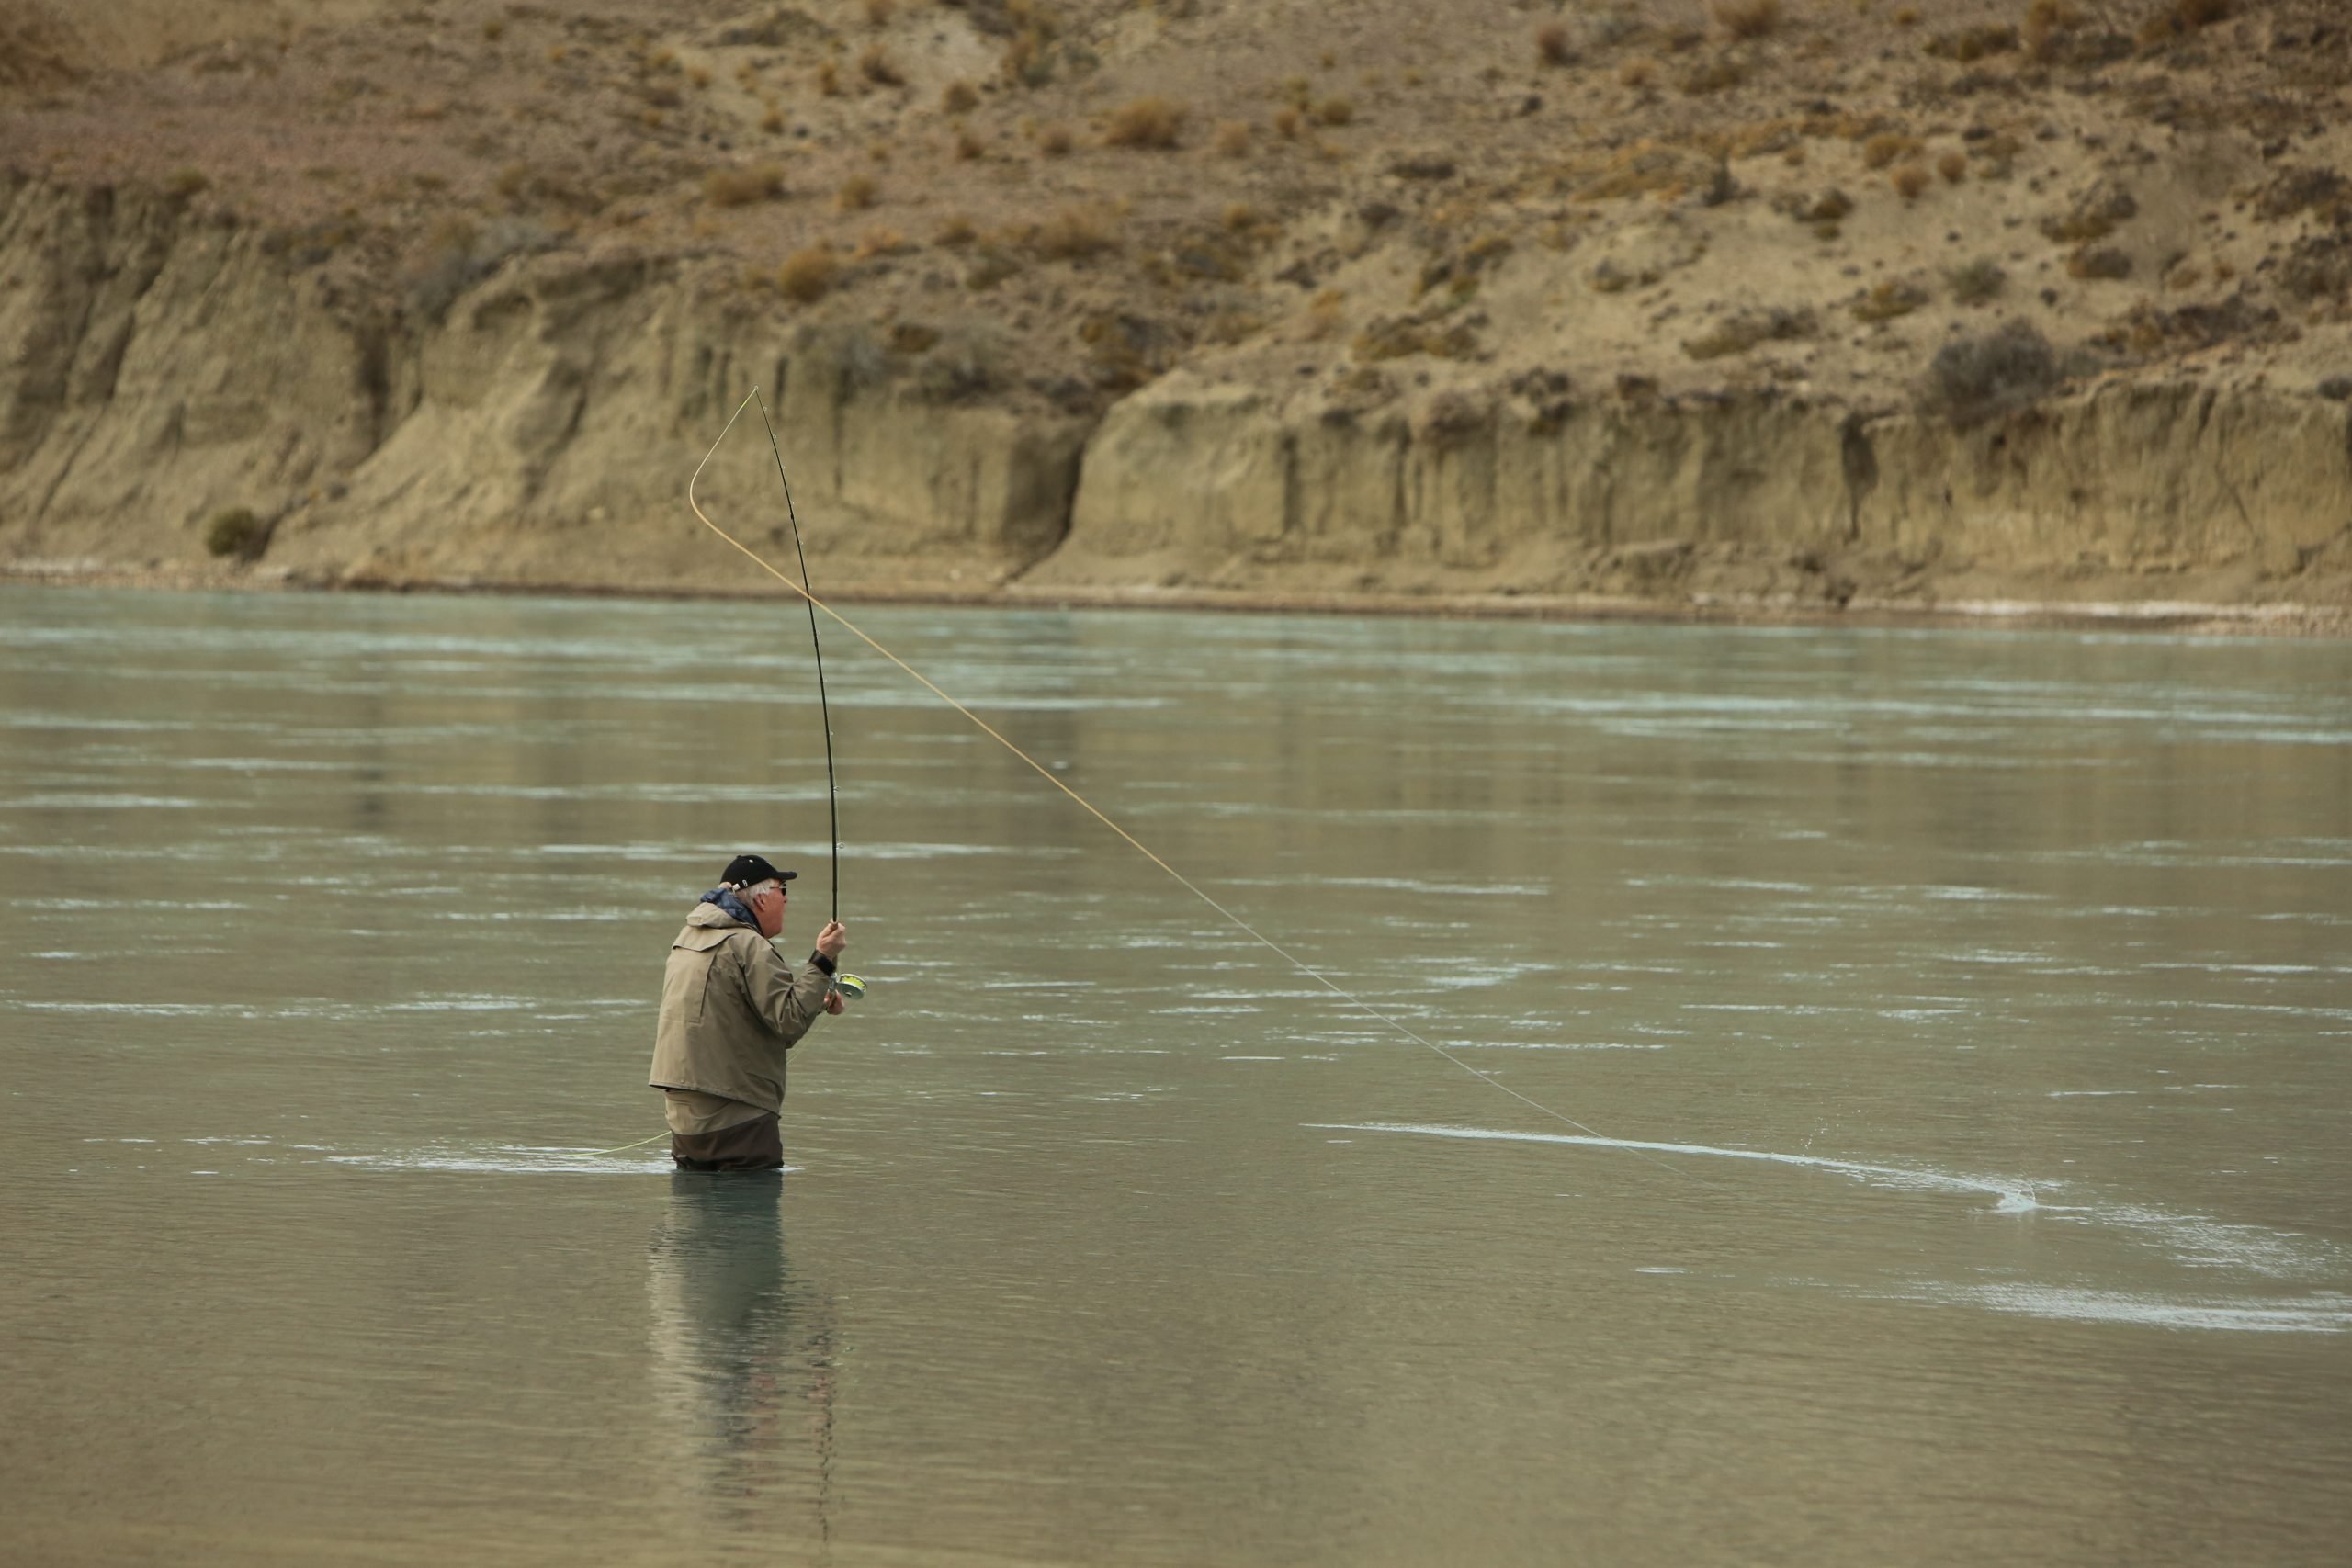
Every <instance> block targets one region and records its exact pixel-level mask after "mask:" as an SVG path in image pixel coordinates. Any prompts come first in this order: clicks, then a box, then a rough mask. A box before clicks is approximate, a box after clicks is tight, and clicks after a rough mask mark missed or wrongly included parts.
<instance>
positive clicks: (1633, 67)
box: [1617, 55, 1657, 87]
mask: <svg viewBox="0 0 2352 1568" xmlns="http://www.w3.org/2000/svg"><path fill="white" fill-rule="evenodd" d="M1655 81H1657V61H1655V60H1651V59H1649V58H1647V57H1646V56H1642V55H1636V56H1635V57H1634V58H1633V59H1631V60H1628V61H1626V62H1624V63H1623V64H1622V65H1620V66H1618V67H1617V85H1619V86H1622V87H1646V86H1648V85H1650V84H1651V83H1653V82H1655Z"/></svg>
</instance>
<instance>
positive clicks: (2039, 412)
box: [0, 0, 2352, 606]
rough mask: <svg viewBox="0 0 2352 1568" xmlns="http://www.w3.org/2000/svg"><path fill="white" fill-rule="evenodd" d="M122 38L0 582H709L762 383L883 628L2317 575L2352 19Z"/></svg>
mask: <svg viewBox="0 0 2352 1568" xmlns="http://www.w3.org/2000/svg"><path fill="white" fill-rule="evenodd" d="M1923 13H1924V14H1923ZM105 14H106V17H107V20H106V23H105V25H104V26H103V27H100V26H99V25H97V24H96V23H94V22H92V21H90V20H88V19H87V18H88V16H89V15H90V12H89V8H85V7H73V6H62V5H42V4H35V5H27V4H24V3H23V0H15V3H9V4H0V40H5V41H6V43H7V44H8V46H9V48H8V50H7V52H6V61H7V62H8V63H7V64H6V68H5V69H0V148H5V153H0V157H5V160H6V164H7V165H8V169H9V173H8V175H7V179H6V184H5V186H0V191H5V193H6V196H5V201H6V206H5V209H0V344H5V345H6V350H7V352H6V355H5V357H0V556H5V557H6V558H9V559H12V560H13V561H15V562H16V563H17V570H65V571H76V570H92V569H95V568H120V567H125V566H130V567H145V566H149V565H151V564H152V565H153V566H156V567H159V568H163V569H167V570H183V569H195V570H233V571H240V572H243V573H246V574H248V575H251V574H256V573H259V574H268V573H272V572H277V573H291V574H293V575H294V576H297V577H299V578H300V579H301V580H303V581H452V580H469V581H512V582H531V583H547V584H554V583H572V584H581V585H589V584H595V585H606V584H610V585H624V586H640V587H644V586H682V587H691V586H706V587H707V586H721V585H725V584H728V583H729V582H740V581H741V576H740V565H741V563H740V558H739V559H734V560H730V559H728V558H724V557H723V556H719V557H714V556H712V555H710V554H709V553H708V549H707V538H705V537H702V536H698V535H697V534H696V532H695V525H694V523H693V520H692V517H691V514H690V513H686V512H685V511H684V507H683V504H682V502H681V495H682V491H683V484H684V475H685V473H686V472H688V471H690V470H691V469H692V468H693V465H694V463H695V461H697V460H698V459H699V457H700V456H701V454H702V451H703V449H704V448H705V447H706V446H707V444H708V441H709V440H710V438H711V437H712V436H713V435H714V434H716V432H717V430H718V426H719V425H720V424H721V423H723V422H724V420H725V418H726V415H727V413H728V412H729V411H730V410H731V409H732V408H733V407H734V406H735V403H736V402H737V400H740V398H741V395H742V392H743V391H744V390H746V389H748V387H749V386H750V384H751V383H752V381H753V380H758V381H760V382H762V383H763V385H765V386H766V387H767V388H768V389H769V390H770V394H771V397H772V399H774V400H776V401H777V402H779V404H780V405H781V406H782V409H783V412H784V414H785V416H786V417H785V424H784V434H785V439H786V455H787V458H788V460H789V461H790V462H791V463H792V464H793V465H794V467H795V468H796V469H797V470H798V472H797V473H796V483H797V487H798V488H799V490H800V491H801V492H802V493H801V497H800V499H801V500H802V502H803V504H804V511H805V513H807V517H806V520H807V521H808V522H809V525H810V526H811V528H812V529H813V530H814V535H813V536H812V544H813V545H814V546H815V547H816V549H817V551H818V558H817V560H816V562H815V564H816V566H817V568H818V570H819V571H820V575H821V576H824V577H826V578H827V579H828V580H829V581H832V582H834V583H836V584H839V585H841V586H843V587H846V588H849V589H852V590H855V591H864V592H910V593H927V592H997V591H1000V590H1007V591H1011V592H1053V593H1092V594H1111V595H1116V594H1120V593H1125V592H1142V593H1146V594H1160V595H1166V594H1170V593H1180V594H1189V595H1196V596H1209V597H1216V596H1218V595H1243V594H1278V595H1281V596H1283V597H1284V598H1286V599H1306V600H1314V599H1317V598H1329V597H1350V598H1352V597H1353V596H1356V595H1371V596H1373V597H1374V598H1375V599H1386V598H1397V597H1413V596H1422V597H1427V596H1431V595H1445V596H1449V602H1453V597H1454V596H1462V595H1469V596H1475V597H1482V598H1492V597H1495V596H1504V597H1516V598H1521V599H1526V598H1531V597H1537V598H1546V599H1551V598H1557V599H1562V600H1578V599H1589V596H1593V595H1601V596H1624V597H1631V598H1634V599H1639V600H1645V601H1649V602H1659V603H1679V604H1688V603H1691V601H1692V600H1693V599H1694V598H1697V599H1701V600H1704V599H1709V598H1714V599H1721V600H1725V601H1729V602H1738V603H1748V604H1768V605H1769V604H1813V605H1836V604H1928V603H1934V602H1949V601H1951V600H1953V599H1975V598H1985V597H2000V598H2022V599H2032V600H2062V601H2076V600H2086V599H2101V600H2106V599H2119V600H2139V601H2149V600H2175V599H2197V600H2208V601H2216V602H2224V603H2232V604H2305V605H2335V606H2343V605H2347V604H2352V531H2348V530H2352V439H2348V438H2347V418H2346V408H2347V405H2346V400H2345V394H2346V393H2347V392H2352V180H2347V178H2346V169H2347V165H2352V129H2347V128H2352V93H2347V86H2346V84H2347V81H2352V17H2346V16H2345V15H2344V14H2343V12H2342V9H2341V7H2340V6H2337V5H2335V4H2332V3H2331V0H2238V3H2236V4H2221V3H2218V0H2164V3H2163V4H2157V3H2156V0H2144V3H2134V4H2123V3H2120V0H2118V3H2114V4H2092V3H2083V4H2073V3H2052V0H2039V3H2035V4H2031V5H2024V4H2008V3H2002V4H1992V3H1986V4H1976V3H1972V0H1952V3H1950V4H1944V5H1939V6H1932V7H1920V8H1918V9H1917V10H1915V9H1913V8H1911V7H1905V6H1888V5H1885V4H1883V0H1882V3H1875V4H1868V3H1866V4H1857V3H1856V0H1835V3H1832V0H1783V3H1782V4H1780V5H1778V6H1773V5H1770V4H1769V3H1768V0H1718V3H1717V4H1714V5H1702V4H1699V3H1696V0H1691V3H1683V4H1677V3H1670V0H1656V3H1653V4H1628V3H1610V4H1589V5H1566V6H1550V5H1511V4H1503V3H1495V4H1464V5H1460V6H1448V7H1443V8H1436V7H1430V6H1422V5H1417V4H1408V3H1405V0H1361V3H1356V4H1349V3H1346V0H1316V3H1313V4H1307V3H1295V4H1294V3H1284V0H1270V3H1262V4H1261V3H1250V4H1242V3H1233V4H1225V3H1219V0H1162V3H1160V4H1158V5H1145V4H1118V3H1114V0H1069V3H1065V4H1058V5H1048V4H1044V3H1038V4H1023V3H1022V0H1012V3H998V0H965V3H963V4H937V3H933V0H899V3H897V4H883V3H879V0H875V3H867V0H840V3H832V0H809V3H808V4H803V5H798V6H756V7H745V6H733V5H700V4H684V5H674V6H665V7H662V8H660V9H659V11H658V12H649V10H648V8H646V7H642V6H627V5H620V4H610V3H606V4H598V3H596V0H565V3H549V4H543V5H529V4H491V3H486V0H441V3H439V4H412V5H374V4H368V3H365V0H347V3H345V4H341V5H335V6H291V5H283V4H269V3H266V0H246V3H243V4H235V5H232V4H227V3H216V4H210V5H188V6H164V5H160V4H158V5H153V6H119V7H109V8H107V10H106V13H105ZM752 455H756V454H746V455H745V460H743V461H741V462H738V461H737V460H736V458H737V454H736V453H735V452H734V451H733V450H732V448H731V446H730V449H729V452H727V453H725V454H723V455H722V459H721V461H720V462H719V463H718V464H717V465H715V466H714V471H713V474H712V482H713V483H714V484H715V485H716V486H717V487H718V490H717V492H716V493H717V496H718V501H719V502H721V503H722V504H724V505H727V506H729V507H734V508H737V509H738V514H739V515H745V516H747V517H749V518H751V519H753V520H755V521H756V523H757V525H758V526H759V527H760V528H763V529H764V528H766V527H768V526H770V525H771V524H770V521H769V519H768V515H767V513H768V511H769V510H772V508H771V507H770V506H769V502H768V497H767V492H766V491H764V490H763V489H762V488H761V482H762V481H761V475H760V470H759V468H758V467H757V465H755V464H752V463H751V462H750V461H749V460H748V457H749V456H752ZM765 482H766V483H767V484H769V485H772V484H773V474H772V472H771V473H769V474H768V475H767V476H766V479H765ZM239 508H243V509H246V510H249V511H250V512H251V513H253V514H254V525H253V526H252V527H251V528H249V529H247V530H246V531H245V534H244V536H243V540H242V542H240V541H239V540H235V539H232V540H231V541H230V542H231V543H232V544H239V545H240V547H239V548H237V549H234V550H232V551H231V553H229V554H228V555H226V556H223V557H220V558H214V557H212V556H211V555H209V553H208V540H209V541H210V542H211V543H212V544H215V545H217V544H220V542H221V540H222V537H223V535H222V532H221V531H220V530H219V529H218V528H216V526H215V525H216V524H217V523H218V521H219V519H220V517H221V514H222V513H224V512H230V511H232V510H235V509H239ZM227 532H228V533H229V534H234V533H235V532H236V530H234V529H231V530H228V531H227ZM248 558H253V559H250V560H249V559H248Z"/></svg>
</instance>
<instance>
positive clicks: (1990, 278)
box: [1944, 256, 2009, 305]
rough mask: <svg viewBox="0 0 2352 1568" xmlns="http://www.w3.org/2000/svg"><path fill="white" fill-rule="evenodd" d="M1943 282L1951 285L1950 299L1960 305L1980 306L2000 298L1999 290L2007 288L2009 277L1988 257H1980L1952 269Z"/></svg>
mask: <svg viewBox="0 0 2352 1568" xmlns="http://www.w3.org/2000/svg"><path fill="white" fill-rule="evenodd" d="M1944 281H1945V282H1947V283H1949V284H1950V285H1951V297H1952V298H1953V299H1955V300H1957V301H1959V302H1960V303H1961V304H1962V305H1982V304H1984V303H1985V301H1987V300H1989V299H1998V298H1999V297H2000V293H2001V290H2002V289H2003V288H2007V286H2008V281H2009V275H2008V274H2007V273H2006V272H2003V271H2002V270H2001V267H2000V264H1999V263H1997V262H1996V261H1994V260H1993V259H1992V258H1991V257H1990V256H1980V257H1978V258H1977V259H1976V260H1974V261H1973V262H1964V263H1962V265H1959V266H1956V267H1954V268H1952V269H1951V272H1949V273H1947V274H1946V275H1945V276H1944Z"/></svg>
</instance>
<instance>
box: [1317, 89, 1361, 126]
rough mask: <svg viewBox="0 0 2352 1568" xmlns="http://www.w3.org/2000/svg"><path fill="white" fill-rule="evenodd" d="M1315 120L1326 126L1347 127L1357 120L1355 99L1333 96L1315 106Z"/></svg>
mask: <svg viewBox="0 0 2352 1568" xmlns="http://www.w3.org/2000/svg"><path fill="white" fill-rule="evenodd" d="M1315 118H1317V119H1318V120H1321V121H1322V122H1323V123H1324V124H1325V125H1346V124H1348V123H1349V122H1350V121H1351V120H1353V119H1354V118H1356V106H1355V102H1354V100H1353V99H1351V98H1346V97H1340V96H1332V97H1329V98H1326V99H1324V100H1323V101H1322V102H1321V103H1319V104H1317V105H1316V106H1315Z"/></svg>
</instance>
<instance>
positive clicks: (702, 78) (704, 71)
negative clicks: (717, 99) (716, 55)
mask: <svg viewBox="0 0 2352 1568" xmlns="http://www.w3.org/2000/svg"><path fill="white" fill-rule="evenodd" d="M686 80H687V81H689V82H691V83H693V84H694V85H695V86H696V87H697V88H702V87H707V86H709V85H710V67H709V66H707V65H697V66H695V67H694V68H692V69H691V70H689V71H688V72H687V73H686Z"/></svg>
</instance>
